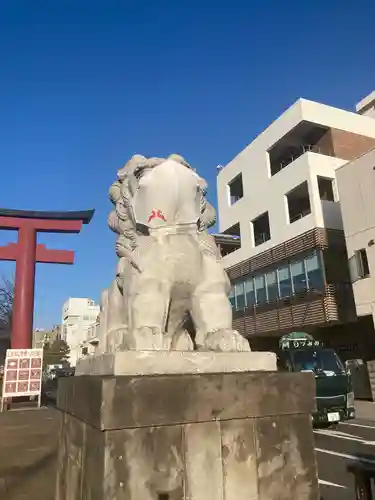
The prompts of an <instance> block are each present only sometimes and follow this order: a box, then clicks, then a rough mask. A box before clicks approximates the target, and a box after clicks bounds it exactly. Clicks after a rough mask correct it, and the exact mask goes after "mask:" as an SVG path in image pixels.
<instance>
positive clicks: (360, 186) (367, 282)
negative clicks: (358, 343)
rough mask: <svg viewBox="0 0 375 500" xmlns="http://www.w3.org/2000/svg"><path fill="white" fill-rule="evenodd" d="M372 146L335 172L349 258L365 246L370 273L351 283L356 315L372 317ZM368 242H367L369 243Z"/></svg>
mask: <svg viewBox="0 0 375 500" xmlns="http://www.w3.org/2000/svg"><path fill="white" fill-rule="evenodd" d="M374 167H375V149H373V150H371V151H369V152H368V153H366V154H364V155H362V156H360V157H359V158H357V159H355V160H353V161H351V162H350V163H347V164H345V165H344V166H342V167H341V168H339V169H338V170H337V171H336V179H337V187H338V191H339V196H340V205H341V214H342V219H343V224H344V231H345V239H346V245H347V249H348V257H349V258H350V257H352V256H353V255H354V252H355V251H356V250H360V249H362V248H364V249H366V253H367V259H368V263H369V268H370V276H369V277H367V278H364V279H359V280H357V281H356V282H354V283H353V292H354V298H355V302H356V308H357V314H358V316H364V315H367V314H373V315H374V317H375V244H374V245H371V243H370V241H371V240H374V242H375V170H374ZM369 243H370V244H369Z"/></svg>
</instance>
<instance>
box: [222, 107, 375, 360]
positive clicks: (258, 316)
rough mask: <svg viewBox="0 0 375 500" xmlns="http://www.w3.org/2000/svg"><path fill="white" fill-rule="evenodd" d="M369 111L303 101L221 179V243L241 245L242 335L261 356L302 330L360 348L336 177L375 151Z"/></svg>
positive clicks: (236, 279) (238, 310)
mask: <svg viewBox="0 0 375 500" xmlns="http://www.w3.org/2000/svg"><path fill="white" fill-rule="evenodd" d="M362 103H363V104H362V105H360V104H359V105H358V107H357V112H356V113H354V112H349V111H345V110H342V109H336V108H333V107H331V106H326V105H324V104H320V103H317V102H312V101H308V100H305V99H299V100H298V101H297V102H296V103H295V104H293V105H292V106H291V107H290V108H289V109H287V110H286V111H285V112H284V113H283V114H282V115H281V116H280V117H279V118H278V119H277V120H275V121H274V122H273V123H272V124H271V125H270V126H269V127H268V128H267V129H266V130H264V131H263V132H262V133H261V134H260V135H259V136H258V137H256V138H255V139H254V140H253V142H252V143H251V144H250V145H249V146H247V147H246V148H245V149H244V150H243V151H242V152H241V153H240V154H238V155H237V156H236V157H235V158H234V159H233V160H232V161H231V162H229V164H227V165H226V166H225V167H223V168H222V169H221V170H220V171H219V173H218V178H217V187H218V208H219V220H220V233H222V234H224V235H235V236H236V238H235V239H233V242H234V241H235V242H236V243H235V245H233V244H232V248H229V246H230V245H229V243H228V244H225V242H224V243H223V242H222V247H223V248H224V247H226V250H225V251H224V254H225V255H224V265H225V267H226V268H227V271H228V274H229V277H230V279H231V281H232V283H233V285H234V286H233V290H232V294H231V302H232V305H233V309H234V326H235V328H236V329H238V330H239V331H240V332H241V333H243V334H244V335H246V336H248V337H249V339H250V342H251V344H252V345H253V346H254V347H255V348H266V349H267V348H272V347H273V346H274V345H275V344H277V341H276V340H277V338H278V337H279V336H280V335H281V334H282V333H284V332H287V331H292V330H301V329H303V330H304V331H309V332H311V333H313V334H314V335H317V336H319V335H322V336H323V338H324V341H325V342H326V344H327V343H328V344H330V343H331V344H333V345H334V346H335V347H336V348H338V349H339V350H340V344H342V348H343V350H345V349H346V348H347V346H348V345H349V344H350V343H351V341H350V339H354V338H355V335H354V330H355V329H356V328H359V325H358V321H357V316H356V310H355V306H354V300H353V294H352V290H351V283H350V278H349V271H348V258H347V253H346V247H345V237H344V231H343V221H342V217H341V210H340V199H341V198H340V193H339V191H338V189H337V183H336V172H337V170H338V169H339V168H340V167H342V166H343V165H345V164H347V162H348V161H352V160H353V159H355V158H357V157H358V156H359V155H361V154H363V153H365V152H366V151H368V150H370V149H372V148H374V147H375V120H374V119H373V118H372V117H371V113H370V112H371V111H372V110H373V105H372V103H373V101H372V100H371V99H368V98H366V99H364V100H363V101H362ZM363 106H365V107H366V109H367V110H368V111H369V113H368V116H366V114H364V113H362V114H361V111H363ZM355 206H356V205H354V207H355ZM233 242H232V243H233ZM328 326H329V327H330V328H327V327H328ZM360 328H361V329H362V330H366V329H368V325H367V324H366V325H364V324H363V325H361V326H360ZM373 336H374V335H373ZM357 338H358V335H357ZM374 338H375V336H374ZM363 349H364V347H363V346H362V347H361V346H360V345H358V342H357V344H356V346H354V350H357V351H361V350H363ZM374 353H375V346H374ZM359 354H361V353H358V355H359ZM350 357H353V356H352V354H351V355H350Z"/></svg>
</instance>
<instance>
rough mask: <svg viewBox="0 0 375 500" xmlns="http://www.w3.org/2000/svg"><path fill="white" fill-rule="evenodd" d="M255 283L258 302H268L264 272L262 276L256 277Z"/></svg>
mask: <svg viewBox="0 0 375 500" xmlns="http://www.w3.org/2000/svg"><path fill="white" fill-rule="evenodd" d="M254 284H255V292H256V300H257V304H264V303H265V302H267V294H266V283H265V279H264V274H262V275H261V276H256V277H255V278H254Z"/></svg>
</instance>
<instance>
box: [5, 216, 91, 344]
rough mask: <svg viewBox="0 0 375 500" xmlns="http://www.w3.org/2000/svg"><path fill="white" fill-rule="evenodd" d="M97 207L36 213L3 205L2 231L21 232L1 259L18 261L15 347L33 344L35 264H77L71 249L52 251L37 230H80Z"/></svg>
mask: <svg viewBox="0 0 375 500" xmlns="http://www.w3.org/2000/svg"><path fill="white" fill-rule="evenodd" d="M93 215H94V210H87V211H82V212H33V211H28V210H9V209H1V208H0V230H1V229H3V230H11V231H18V241H17V243H10V244H8V245H6V246H2V247H1V246H0V260H9V261H15V262H16V277H15V282H14V298H13V314H12V334H11V348H12V349H28V348H30V347H32V336H33V316H34V290H35V264H36V263H37V262H38V263H44V264H73V262H74V252H73V251H71V250H50V249H48V248H46V247H45V245H40V244H38V243H37V233H41V232H44V233H79V232H80V231H81V229H82V225H83V224H89V222H90V221H91V219H92V217H93Z"/></svg>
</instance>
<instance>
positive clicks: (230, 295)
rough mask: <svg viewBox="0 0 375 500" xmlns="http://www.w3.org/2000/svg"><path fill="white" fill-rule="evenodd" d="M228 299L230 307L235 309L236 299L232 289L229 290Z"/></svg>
mask: <svg viewBox="0 0 375 500" xmlns="http://www.w3.org/2000/svg"><path fill="white" fill-rule="evenodd" d="M228 299H229V302H230V305H231V306H232V308H233V309H234V308H235V307H236V299H235V297H234V288H233V287H232V288H231V291H230V292H229V296H228Z"/></svg>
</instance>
